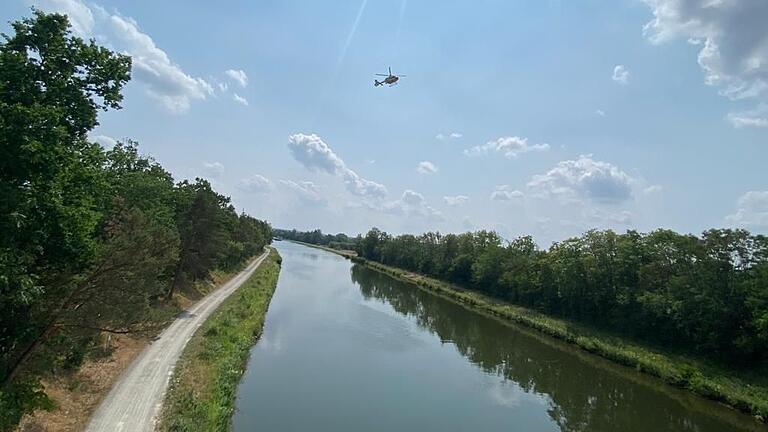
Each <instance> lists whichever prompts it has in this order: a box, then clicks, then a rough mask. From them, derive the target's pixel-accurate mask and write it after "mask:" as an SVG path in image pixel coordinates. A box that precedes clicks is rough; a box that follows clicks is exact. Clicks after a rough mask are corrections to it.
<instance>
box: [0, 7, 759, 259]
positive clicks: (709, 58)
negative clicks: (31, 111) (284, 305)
mask: <svg viewBox="0 0 768 432" xmlns="http://www.w3.org/2000/svg"><path fill="white" fill-rule="evenodd" d="M32 4H34V5H36V6H37V7H40V8H41V9H43V10H56V11H62V12H67V13H68V14H69V15H70V16H71V18H72V21H73V22H74V23H75V25H76V31H77V32H78V33H79V34H81V35H83V36H86V37H94V38H96V39H97V40H98V41H99V42H100V43H102V44H104V45H107V46H110V47H112V48H113V49H115V50H118V51H121V52H126V53H129V54H131V55H132V56H133V57H134V71H133V76H134V79H133V80H132V82H131V83H130V84H129V85H128V86H127V88H126V91H125V102H124V109H122V110H120V111H117V112H110V113H107V114H105V115H103V116H102V118H101V126H100V127H99V128H98V129H97V130H96V131H94V133H93V138H94V139H96V140H99V141H100V142H103V143H105V144H106V145H109V142H110V139H123V138H131V139H135V140H137V141H139V142H140V144H141V149H142V150H143V151H144V152H146V153H149V154H151V155H153V156H154V157H155V158H157V159H158V160H159V161H160V162H161V163H162V164H163V165H164V166H166V167H167V168H168V169H170V170H171V171H172V172H173V174H174V175H175V176H176V177H177V178H185V177H195V176H203V177H206V178H209V179H210V180H211V181H212V182H213V183H214V185H215V187H216V188H217V189H218V190H220V191H222V192H223V193H225V194H228V195H231V196H232V199H233V202H234V204H235V205H236V206H237V208H238V209H242V210H245V211H246V212H248V213H250V214H253V215H255V216H257V217H262V218H266V219H268V220H269V221H271V222H272V223H273V225H275V226H278V227H297V228H300V229H309V228H316V227H317V228H321V229H323V230H324V231H331V232H338V231H344V232H349V233H357V232H360V231H365V230H367V229H368V228H369V227H371V226H374V225H375V226H379V227H381V228H383V229H385V230H388V231H391V232H396V233H399V232H421V231H425V230H440V231H442V232H447V231H454V232H456V231H465V230H472V229H484V228H485V229H495V230H497V231H499V232H500V233H501V234H502V235H503V236H505V237H507V238H511V237H514V236H517V235H524V234H532V235H534V237H535V238H536V239H537V240H538V241H539V243H540V244H543V245H546V244H548V243H549V242H551V241H554V240H560V239H563V238H565V237H567V236H570V235H576V234H579V233H581V232H583V231H585V230H587V229H590V228H613V229H616V230H619V231H623V230H625V229H630V228H634V229H640V230H643V231H647V230H651V229H655V228H658V227H664V228H672V229H675V230H678V231H682V232H693V233H698V232H700V231H702V230H704V229H706V228H710V227H722V226H739V227H747V228H749V229H751V230H753V231H755V232H763V233H765V232H768V174H767V173H766V172H767V171H766V160H768V26H766V25H765V22H768V3H766V2H765V1H764V0H714V1H713V0H706V1H704V0H647V1H640V0H633V1H615V2H606V1H590V0H584V1H536V2H533V1H527V2H522V1H515V2H512V1H501V0H498V1H489V0H486V1H473V2H466V1H465V2H461V1H445V0H444V1H401V0H390V1H384V0H362V1H361V0H349V1H345V0H339V1H333V2H316V1H260V2H238V3H233V4H227V5H226V6H221V5H219V4H218V3H216V2H181V1H163V2H110V1H95V2H90V1H81V0H45V1H35V2H29V1H23V0H19V1H16V0H9V1H6V2H3V3H2V5H0V16H1V17H3V21H8V20H12V19H16V18H19V17H21V16H25V15H29V10H30V9H29V8H30V6H31V5H32ZM3 29H4V31H6V32H7V29H8V26H7V24H4V25H3ZM388 66H391V67H392V70H393V72H395V73H403V74H406V75H407V77H404V78H402V80H401V83H400V84H399V85H397V86H394V87H386V86H385V87H375V88H374V86H373V79H374V74H375V73H381V72H386V68H387V67H388ZM227 71H229V72H227ZM236 99H237V100H236Z"/></svg>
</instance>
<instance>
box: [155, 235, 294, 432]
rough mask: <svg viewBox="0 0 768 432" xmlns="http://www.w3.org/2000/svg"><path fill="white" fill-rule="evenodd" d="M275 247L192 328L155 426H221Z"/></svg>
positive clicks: (257, 326) (265, 294)
mask: <svg viewBox="0 0 768 432" xmlns="http://www.w3.org/2000/svg"><path fill="white" fill-rule="evenodd" d="M280 263H281V258H280V255H279V254H278V253H277V251H276V250H274V249H273V250H272V252H270V254H269V256H268V257H267V258H266V259H265V260H264V262H263V263H262V264H261V265H260V266H259V268H258V269H256V271H255V272H254V273H253V275H251V277H250V278H249V279H248V280H247V281H246V282H245V283H244V284H243V285H242V286H241V287H240V288H239V289H238V290H237V291H236V292H235V293H234V294H232V295H231V296H230V297H229V298H228V299H226V300H225V301H224V303H222V304H221V306H219V308H218V309H217V310H216V311H215V312H213V314H211V316H210V317H209V318H208V319H207V320H206V321H205V323H203V325H202V326H201V327H200V328H199V329H198V330H197V332H195V334H194V336H192V339H190V341H189V343H188V344H187V347H186V348H185V349H184V352H183V353H182V355H181V358H180V359H179V362H178V363H177V364H176V369H175V372H174V375H173V377H172V379H171V384H170V387H169V389H168V393H167V394H166V396H165V402H164V404H163V412H162V415H161V418H160V422H159V425H158V430H160V431H179V432H181V431H190V432H191V431H225V430H228V429H229V427H230V421H231V418H232V413H233V412H234V409H235V397H236V395H237V386H238V384H239V382H240V378H241V377H242V375H243V372H244V371H245V366H246V363H247V361H248V354H249V352H250V349H251V347H252V346H253V344H254V343H255V342H256V340H257V339H258V338H259V336H260V335H261V330H262V327H263V326H264V318H265V316H266V314H267V309H268V308H269V302H270V300H271V299H272V294H273V293H274V291H275V287H276V286H277V276H278V274H279V272H280Z"/></svg>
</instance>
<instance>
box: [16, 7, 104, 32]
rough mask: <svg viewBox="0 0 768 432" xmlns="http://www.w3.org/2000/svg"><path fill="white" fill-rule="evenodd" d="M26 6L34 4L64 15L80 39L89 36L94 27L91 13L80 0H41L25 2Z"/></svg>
mask: <svg viewBox="0 0 768 432" xmlns="http://www.w3.org/2000/svg"><path fill="white" fill-rule="evenodd" d="M27 4H30V5H31V4H35V5H36V6H37V7H38V8H40V9H42V10H45V11H49V12H59V13H63V14H66V15H67V16H68V17H69V22H70V24H72V30H73V31H74V32H75V34H76V35H78V36H80V37H82V38H88V37H90V36H91V34H92V32H93V27H94V18H93V12H91V9H90V8H89V7H88V6H86V5H85V4H84V3H83V2H81V1H80V0H41V1H36V2H33V1H27Z"/></svg>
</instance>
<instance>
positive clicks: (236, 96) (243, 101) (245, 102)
mask: <svg viewBox="0 0 768 432" xmlns="http://www.w3.org/2000/svg"><path fill="white" fill-rule="evenodd" d="M232 99H234V100H235V102H237V103H241V104H243V105H245V106H248V100H247V99H246V98H244V97H242V96H240V95H239V94H237V93H233V94H232Z"/></svg>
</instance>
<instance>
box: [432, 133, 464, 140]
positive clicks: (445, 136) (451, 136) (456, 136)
mask: <svg viewBox="0 0 768 432" xmlns="http://www.w3.org/2000/svg"><path fill="white" fill-rule="evenodd" d="M463 136H464V135H462V134H460V133H459V132H451V133H448V134H442V133H439V134H437V135H435V139H437V140H440V141H445V140H450V139H459V138H461V137H463Z"/></svg>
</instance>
